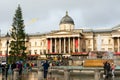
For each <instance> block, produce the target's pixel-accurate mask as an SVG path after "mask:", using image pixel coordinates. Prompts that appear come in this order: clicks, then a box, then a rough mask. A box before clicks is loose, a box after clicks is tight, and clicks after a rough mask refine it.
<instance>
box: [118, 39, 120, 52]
mask: <svg viewBox="0 0 120 80" xmlns="http://www.w3.org/2000/svg"><path fill="white" fill-rule="evenodd" d="M119 51H120V40H119V37H118V52H119Z"/></svg>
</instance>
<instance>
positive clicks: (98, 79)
mask: <svg viewBox="0 0 120 80" xmlns="http://www.w3.org/2000/svg"><path fill="white" fill-rule="evenodd" d="M94 78H95V80H100V70H97V69H96V70H95V71H94Z"/></svg>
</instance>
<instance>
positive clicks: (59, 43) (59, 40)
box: [59, 38, 61, 53]
mask: <svg viewBox="0 0 120 80" xmlns="http://www.w3.org/2000/svg"><path fill="white" fill-rule="evenodd" d="M59 53H61V38H59Z"/></svg>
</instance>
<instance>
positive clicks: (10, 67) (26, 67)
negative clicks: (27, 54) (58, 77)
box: [0, 61, 35, 76]
mask: <svg viewBox="0 0 120 80" xmlns="http://www.w3.org/2000/svg"><path fill="white" fill-rule="evenodd" d="M34 65H35V64H34V63H31V62H26V63H23V62H22V61H17V62H13V63H11V64H7V65H6V64H0V69H2V75H5V74H14V70H17V71H18V72H19V76H21V75H22V72H29V71H31V70H32V67H34Z"/></svg>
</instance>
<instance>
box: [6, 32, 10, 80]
mask: <svg viewBox="0 0 120 80" xmlns="http://www.w3.org/2000/svg"><path fill="white" fill-rule="evenodd" d="M9 37H10V36H9V33H8V32H7V35H6V40H7V42H6V44H7V50H6V67H5V68H6V75H5V77H6V80H7V73H8V44H9Z"/></svg>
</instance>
